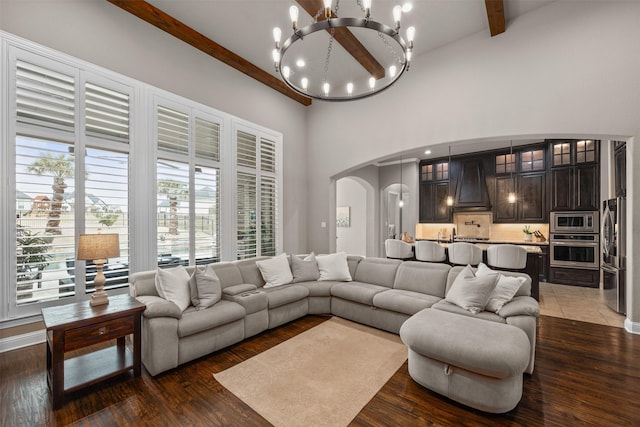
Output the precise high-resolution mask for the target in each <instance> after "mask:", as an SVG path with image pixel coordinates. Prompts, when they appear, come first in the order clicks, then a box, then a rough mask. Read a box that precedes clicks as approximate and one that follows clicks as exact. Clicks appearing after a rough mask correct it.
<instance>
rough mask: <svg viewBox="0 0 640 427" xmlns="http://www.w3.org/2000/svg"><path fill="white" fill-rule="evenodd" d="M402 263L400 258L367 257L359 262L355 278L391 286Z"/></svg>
mask: <svg viewBox="0 0 640 427" xmlns="http://www.w3.org/2000/svg"><path fill="white" fill-rule="evenodd" d="M400 264H402V261H400V260H398V259H387V258H365V259H363V260H362V261H360V263H359V264H358V268H357V269H356V276H355V277H354V278H353V280H355V281H356V282H363V283H370V284H372V285H378V286H386V287H388V288H391V287H392V286H393V281H394V280H395V278H396V271H397V270H398V266H399V265H400Z"/></svg>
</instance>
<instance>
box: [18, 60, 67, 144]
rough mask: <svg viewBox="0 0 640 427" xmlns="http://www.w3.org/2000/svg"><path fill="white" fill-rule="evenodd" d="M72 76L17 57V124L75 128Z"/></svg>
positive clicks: (63, 128)
mask: <svg viewBox="0 0 640 427" xmlns="http://www.w3.org/2000/svg"><path fill="white" fill-rule="evenodd" d="M75 98H76V93H75V80H74V77H73V76H69V75H65V74H62V73H59V72H57V71H53V70H50V69H47V68H45V67H42V66H40V65H36V64H32V63H29V62H26V61H22V60H20V59H18V60H17V61H16V115H17V119H18V123H25V124H32V125H38V126H44V127H50V128H54V129H60V130H65V131H69V132H73V131H74V126H75V117H76V114H75Z"/></svg>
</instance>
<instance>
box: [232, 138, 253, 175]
mask: <svg viewBox="0 0 640 427" xmlns="http://www.w3.org/2000/svg"><path fill="white" fill-rule="evenodd" d="M236 153H237V156H238V166H245V167H247V168H252V169H255V167H256V160H257V153H256V136H255V135H251V134H249V133H247V132H242V131H238V134H237V138H236Z"/></svg>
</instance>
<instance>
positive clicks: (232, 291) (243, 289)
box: [222, 283, 258, 295]
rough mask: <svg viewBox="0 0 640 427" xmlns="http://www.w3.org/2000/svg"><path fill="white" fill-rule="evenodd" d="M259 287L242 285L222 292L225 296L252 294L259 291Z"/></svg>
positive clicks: (230, 287)
mask: <svg viewBox="0 0 640 427" xmlns="http://www.w3.org/2000/svg"><path fill="white" fill-rule="evenodd" d="M257 289H258V287H257V286H256V285H251V284H249V283H241V284H239V285H233V286H229V287H227V288H224V289H223V290H222V293H223V294H224V295H238V294H242V293H245V292H251V291H255V290H257Z"/></svg>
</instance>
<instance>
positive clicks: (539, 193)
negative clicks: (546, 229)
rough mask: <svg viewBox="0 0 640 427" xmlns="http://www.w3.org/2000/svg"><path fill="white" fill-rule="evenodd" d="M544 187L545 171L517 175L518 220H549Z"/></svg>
mask: <svg viewBox="0 0 640 427" xmlns="http://www.w3.org/2000/svg"><path fill="white" fill-rule="evenodd" d="M545 188H546V173H545V172H534V173H526V174H520V175H518V193H517V194H518V203H517V205H518V216H517V220H518V221H520V222H547V221H549V210H548V209H547V203H546V200H547V198H546V197H545Z"/></svg>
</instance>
